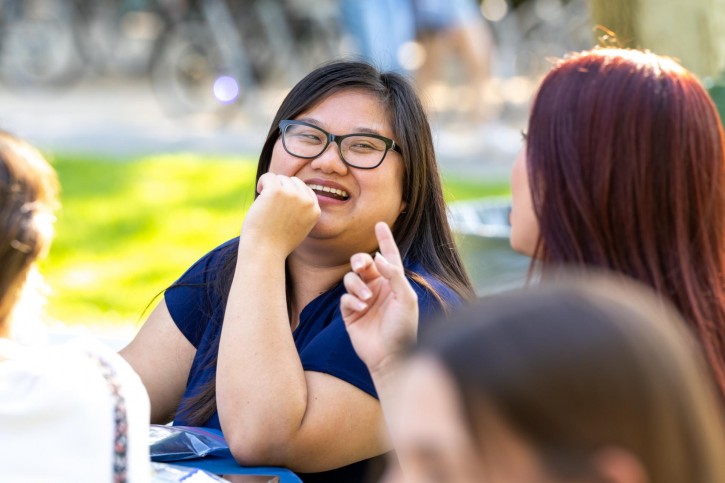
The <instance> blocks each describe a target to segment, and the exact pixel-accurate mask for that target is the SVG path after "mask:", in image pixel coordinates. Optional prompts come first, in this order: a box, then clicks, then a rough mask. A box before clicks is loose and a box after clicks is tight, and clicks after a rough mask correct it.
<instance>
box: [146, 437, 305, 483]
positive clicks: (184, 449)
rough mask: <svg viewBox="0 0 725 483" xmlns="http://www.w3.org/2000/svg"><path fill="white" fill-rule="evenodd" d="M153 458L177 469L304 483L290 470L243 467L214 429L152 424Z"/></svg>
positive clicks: (285, 482)
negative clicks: (181, 467)
mask: <svg viewBox="0 0 725 483" xmlns="http://www.w3.org/2000/svg"><path fill="white" fill-rule="evenodd" d="M150 437H151V438H150V439H151V459H152V460H153V461H165V462H172V461H173V464H174V465H176V466H185V467H188V468H199V469H201V470H204V471H207V472H209V473H214V474H216V475H264V476H267V475H268V476H277V477H279V481H280V483H302V480H301V479H300V478H299V477H298V476H297V475H296V474H294V473H293V472H292V471H290V470H288V469H287V468H279V467H274V466H240V465H239V463H237V462H236V460H235V459H234V457H233V456H232V453H231V451H229V446H228V445H227V443H226V441H225V440H224V436H223V435H222V432H221V431H219V430H217V429H213V428H199V427H191V426H159V425H153V424H152V425H151V427H150Z"/></svg>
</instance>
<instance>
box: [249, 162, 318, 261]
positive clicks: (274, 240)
mask: <svg viewBox="0 0 725 483" xmlns="http://www.w3.org/2000/svg"><path fill="white" fill-rule="evenodd" d="M257 192H258V193H259V196H258V197H257V199H256V200H254V203H252V206H251V207H250V208H249V211H248V212H247V216H246V217H245V219H244V224H243V225H242V233H241V237H240V243H242V242H249V245H250V246H251V247H255V246H257V247H259V246H260V245H259V244H264V247H266V248H271V249H273V250H278V251H279V252H280V253H281V254H282V255H283V256H285V257H286V256H287V255H289V254H290V253H291V252H292V251H293V250H294V249H295V248H297V246H298V245H299V244H300V243H302V240H304V239H305V237H307V235H308V234H309V233H310V231H311V230H312V228H313V227H314V226H315V223H317V220H318V219H319V218H320V205H319V203H318V201H317V196H316V195H315V193H314V191H312V189H310V187H309V186H307V185H306V184H305V183H304V181H302V180H301V179H299V178H297V177H288V176H284V175H281V174H274V173H265V174H263V175H262V176H261V177H260V178H259V182H258V183H257Z"/></svg>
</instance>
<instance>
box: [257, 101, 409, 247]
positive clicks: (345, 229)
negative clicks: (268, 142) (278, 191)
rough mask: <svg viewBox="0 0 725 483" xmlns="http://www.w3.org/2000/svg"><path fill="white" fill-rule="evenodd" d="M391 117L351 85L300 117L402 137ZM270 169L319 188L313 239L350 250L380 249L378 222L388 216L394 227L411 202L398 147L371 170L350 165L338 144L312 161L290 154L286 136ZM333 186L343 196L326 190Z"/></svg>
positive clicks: (339, 131) (341, 130)
mask: <svg viewBox="0 0 725 483" xmlns="http://www.w3.org/2000/svg"><path fill="white" fill-rule="evenodd" d="M388 118H389V115H388V113H387V112H386V111H385V109H384V108H383V106H382V104H381V103H380V101H379V100H378V98H377V97H375V96H374V95H372V94H371V93H369V92H366V91H363V90H359V89H348V90H343V91H338V92H335V93H333V94H331V95H330V96H328V97H327V98H325V99H323V100H322V101H321V102H319V103H318V104H316V105H315V106H313V107H312V108H310V109H308V110H307V111H305V112H303V113H301V114H300V115H299V116H297V117H296V118H295V119H297V120H301V121H305V122H307V123H310V124H314V125H315V126H319V127H320V128H322V129H324V130H325V131H327V132H329V133H332V134H336V135H344V134H351V133H374V134H379V135H381V136H385V137H387V138H390V139H393V140H394V141H397V139H395V135H394V134H393V130H392V127H391V125H390V122H389V120H388ZM269 171H270V172H272V173H276V174H283V175H286V176H296V177H298V178H300V179H302V180H303V181H304V182H305V183H306V184H307V185H308V186H311V187H312V188H313V190H315V192H316V193H317V199H318V201H319V203H320V209H321V211H322V214H321V216H320V220H319V221H318V222H317V224H316V225H315V227H314V228H313V230H312V232H311V233H310V235H309V237H308V238H311V239H317V240H334V241H335V245H336V246H340V247H346V250H347V251H350V253H353V252H357V251H372V250H374V249H375V247H376V245H377V242H376V241H375V236H374V226H375V223H376V222H378V221H385V222H387V223H388V224H389V225H390V226H392V225H393V223H394V222H395V220H396V219H397V217H398V215H399V214H400V213H401V211H403V209H404V207H405V203H404V202H403V160H402V158H401V156H400V154H399V153H397V152H395V151H392V150H390V151H388V153H387V155H386V156H385V160H384V161H383V163H382V164H381V165H380V166H378V167H377V168H375V169H369V170H365V169H357V168H351V167H350V166H347V165H346V164H345V163H344V162H343V161H342V159H341V157H340V152H339V150H338V147H337V144H335V143H330V145H329V146H328V147H327V149H326V150H325V151H324V152H323V153H322V154H321V155H320V156H319V157H317V158H315V159H312V160H310V159H303V158H298V157H295V156H292V155H291V154H289V153H287V151H285V149H284V147H283V145H282V139H281V137H280V139H278V140H277V143H276V144H275V146H274V151H273V152H272V160H271V163H270V166H269ZM330 189H333V190H335V193H337V195H336V196H331V195H330V193H329V192H328V193H325V190H330ZM339 195H342V196H339Z"/></svg>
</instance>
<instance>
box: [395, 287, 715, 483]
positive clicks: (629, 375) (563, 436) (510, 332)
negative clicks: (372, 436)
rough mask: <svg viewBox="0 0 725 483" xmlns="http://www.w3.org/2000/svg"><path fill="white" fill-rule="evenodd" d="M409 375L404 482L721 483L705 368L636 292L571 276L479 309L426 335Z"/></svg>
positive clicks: (660, 312) (402, 410)
mask: <svg viewBox="0 0 725 483" xmlns="http://www.w3.org/2000/svg"><path fill="white" fill-rule="evenodd" d="M406 374H407V378H406V379H405V380H404V383H403V385H402V388H401V394H400V396H401V397H400V400H399V406H398V413H397V414H395V415H396V416H397V417H395V418H393V421H394V422H393V424H397V427H396V432H395V433H394V434H396V435H397V439H396V441H395V446H396V451H397V452H398V453H399V454H400V455H401V460H403V461H405V462H407V465H406V473H407V476H408V477H409V478H412V480H411V481H440V482H468V481H486V482H489V483H565V482H571V483H574V482H576V483H601V482H608V483H645V482H657V483H682V482H693V483H694V482H697V483H716V482H721V481H725V465H723V464H722V455H723V454H725V432H724V430H723V419H722V415H721V412H720V406H719V404H718V400H717V398H716V396H715V394H716V392H715V390H714V389H715V388H714V385H713V384H712V382H711V380H710V379H709V378H708V377H707V376H706V369H705V365H704V362H703V361H702V359H701V356H700V354H699V351H698V350H697V349H696V346H695V343H694V341H693V340H692V339H691V337H690V336H689V334H688V333H686V331H685V329H684V328H683V327H682V324H681V321H680V320H679V316H678V315H677V314H676V313H675V312H674V310H672V309H670V307H669V305H668V304H667V303H665V302H663V301H661V300H659V299H657V298H656V297H655V296H653V295H652V294H651V293H650V292H649V290H645V289H644V288H643V287H640V286H638V285H633V284H631V283H624V282H622V284H616V283H614V282H612V281H611V280H599V279H595V280H590V279H584V280H582V279H576V280H574V281H571V282H568V283H567V284H564V285H561V286H553V285H551V286H548V287H547V286H540V287H537V288H533V289H529V290H523V291H519V292H513V293H509V294H505V295H501V296H495V297H492V298H489V299H486V300H483V301H479V302H478V303H476V304H474V305H472V306H469V307H467V308H465V309H463V310H461V311H459V312H457V313H455V314H454V315H452V316H451V320H450V321H449V322H448V323H445V324H442V326H441V327H438V328H437V330H434V331H431V332H428V333H426V334H424V335H423V337H422V340H421V344H420V347H419V348H418V349H417V352H416V353H415V354H414V355H413V357H412V358H411V360H410V362H409V365H408V368H407V373H406ZM389 479H390V480H393V479H395V477H391V478H389Z"/></svg>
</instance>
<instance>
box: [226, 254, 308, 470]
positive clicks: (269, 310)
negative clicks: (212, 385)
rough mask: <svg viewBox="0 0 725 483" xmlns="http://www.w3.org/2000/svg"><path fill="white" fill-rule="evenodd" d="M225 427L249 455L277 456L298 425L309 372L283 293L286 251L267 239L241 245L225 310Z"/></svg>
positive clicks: (238, 451)
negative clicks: (271, 245) (262, 243)
mask: <svg viewBox="0 0 725 483" xmlns="http://www.w3.org/2000/svg"><path fill="white" fill-rule="evenodd" d="M216 382H217V405H218V410H219V418H220V421H221V424H222V429H223V431H224V434H225V436H226V438H227V440H228V442H229V444H230V448H232V451H233V453H234V455H235V457H236V458H237V459H238V460H240V461H244V462H249V463H258V462H264V461H275V460H279V459H280V458H282V457H283V455H281V454H280V452H283V448H282V445H283V444H284V443H285V442H287V441H291V440H292V439H293V436H294V432H295V431H296V430H297V429H299V427H300V426H301V423H302V420H303V418H304V415H305V411H306V407H307V385H306V382H305V374H304V370H303V368H302V364H301V362H300V358H299V355H298V354H297V350H296V348H295V344H294V340H293V337H292V332H291V330H290V321H289V316H288V313H287V304H286V296H285V258H284V256H282V255H280V254H279V253H278V252H276V251H274V250H273V249H268V248H267V247H264V246H255V247H243V246H240V249H239V258H238V262H237V268H236V272H235V275H234V281H233V282H232V286H231V290H230V294H229V301H228V303H227V308H226V312H225V315H224V325H223V328H222V334H221V340H220V343H219V358H218V365H217V376H216Z"/></svg>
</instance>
